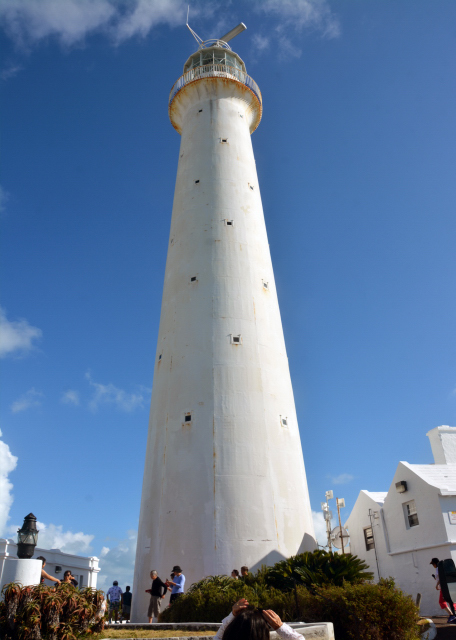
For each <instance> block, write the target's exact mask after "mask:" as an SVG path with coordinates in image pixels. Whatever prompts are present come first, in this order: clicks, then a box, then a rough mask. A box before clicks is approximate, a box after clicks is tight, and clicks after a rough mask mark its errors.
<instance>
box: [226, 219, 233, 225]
mask: <svg viewBox="0 0 456 640" xmlns="http://www.w3.org/2000/svg"><path fill="white" fill-rule="evenodd" d="M225 224H226V226H227V227H232V226H233V224H234V220H225Z"/></svg>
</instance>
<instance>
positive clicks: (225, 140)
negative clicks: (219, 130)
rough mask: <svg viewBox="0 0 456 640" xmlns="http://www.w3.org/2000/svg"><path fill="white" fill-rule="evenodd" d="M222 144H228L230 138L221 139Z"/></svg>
mask: <svg viewBox="0 0 456 640" xmlns="http://www.w3.org/2000/svg"><path fill="white" fill-rule="evenodd" d="M220 142H222V143H225V144H227V143H228V138H220Z"/></svg>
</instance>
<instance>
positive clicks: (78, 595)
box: [0, 584, 106, 640]
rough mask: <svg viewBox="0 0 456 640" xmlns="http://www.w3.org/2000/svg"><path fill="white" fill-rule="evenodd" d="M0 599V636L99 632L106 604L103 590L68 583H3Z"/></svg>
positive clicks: (63, 638)
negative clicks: (53, 585) (31, 584)
mask: <svg viewBox="0 0 456 640" xmlns="http://www.w3.org/2000/svg"><path fill="white" fill-rule="evenodd" d="M2 593H3V602H0V638H1V640H75V639H76V638H77V637H80V635H81V634H86V633H100V632H101V631H103V627H104V613H105V608H106V603H105V598H104V593H103V592H102V591H97V590H95V589H91V588H88V587H87V588H85V589H82V590H79V589H76V588H74V587H73V586H72V585H70V584H61V585H59V586H58V587H48V586H47V585H43V584H42V585H37V586H34V587H22V586H21V585H18V584H9V585H5V587H4V588H3V590H2Z"/></svg>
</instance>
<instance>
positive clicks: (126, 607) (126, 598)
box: [122, 587, 132, 622]
mask: <svg viewBox="0 0 456 640" xmlns="http://www.w3.org/2000/svg"><path fill="white" fill-rule="evenodd" d="M131 598H132V593H131V591H130V587H125V592H124V593H123V594H122V618H123V619H124V620H125V622H130V612H131Z"/></svg>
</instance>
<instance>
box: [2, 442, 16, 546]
mask: <svg viewBox="0 0 456 640" xmlns="http://www.w3.org/2000/svg"><path fill="white" fill-rule="evenodd" d="M1 436H2V432H1V431H0V437H1ZM16 466H17V457H16V456H13V454H12V453H11V451H10V448H9V446H8V445H7V444H6V443H5V442H3V440H0V535H2V532H3V531H4V530H5V527H6V523H7V521H8V518H9V512H10V509H11V505H12V504H13V494H12V490H13V485H12V483H11V481H10V480H9V478H8V476H9V474H10V473H11V472H12V471H14V469H15V468H16Z"/></svg>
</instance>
